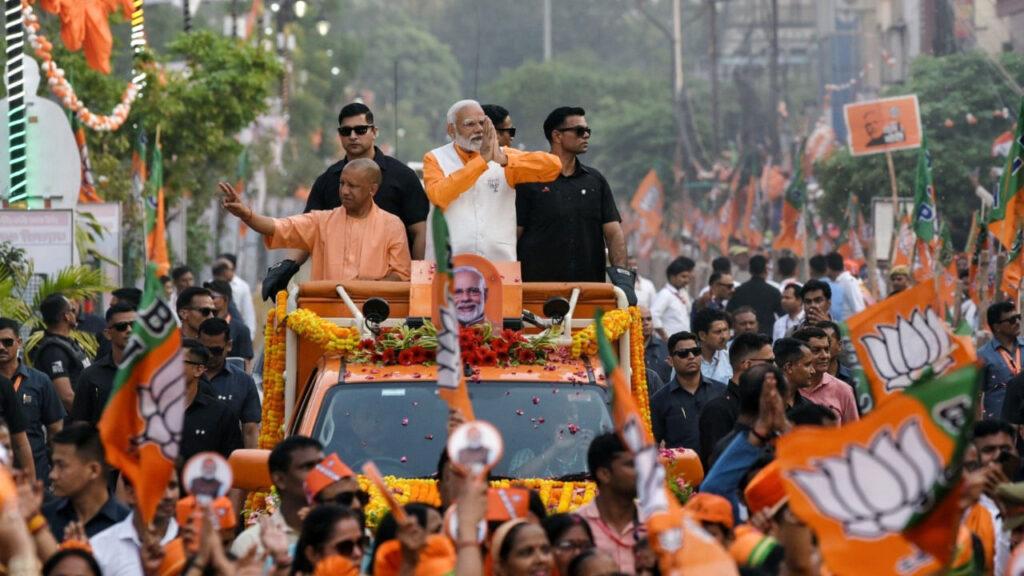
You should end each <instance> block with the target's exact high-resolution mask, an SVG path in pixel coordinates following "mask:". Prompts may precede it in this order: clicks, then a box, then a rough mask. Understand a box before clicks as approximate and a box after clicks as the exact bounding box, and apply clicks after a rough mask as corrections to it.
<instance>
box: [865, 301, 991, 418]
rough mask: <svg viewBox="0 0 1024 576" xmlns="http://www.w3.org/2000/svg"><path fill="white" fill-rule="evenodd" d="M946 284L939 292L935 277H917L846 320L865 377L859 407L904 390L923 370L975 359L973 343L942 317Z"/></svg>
mask: <svg viewBox="0 0 1024 576" xmlns="http://www.w3.org/2000/svg"><path fill="white" fill-rule="evenodd" d="M939 288H940V289H941V288H942V285H941V284H940V286H939ZM950 288H951V287H946V290H943V293H940V292H939V291H938V290H937V289H936V282H932V281H929V282H921V283H920V284H918V285H916V286H914V287H913V288H910V289H908V290H904V291H903V292H900V293H899V294H897V295H895V296H893V297H891V298H886V299H885V300H883V301H881V302H879V303H878V304H875V305H874V306H871V307H869V308H866V309H865V310H864V311H862V312H860V313H859V314H856V315H854V316H852V317H850V318H848V319H847V320H846V323H845V327H846V331H847V334H848V335H849V337H850V341H851V343H852V344H853V348H854V350H855V351H856V353H857V358H858V360H860V364H861V368H862V369H863V372H864V379H865V380H866V382H863V381H862V382H859V383H858V384H859V385H858V393H857V395H858V399H857V400H858V405H859V406H860V407H861V409H862V411H865V412H867V411H868V410H870V408H871V407H872V406H873V405H875V404H881V403H882V402H883V401H884V400H886V399H888V398H890V397H891V395H893V394H895V393H896V392H901V391H904V390H905V389H906V388H907V387H908V386H910V385H911V384H912V383H913V382H914V381H916V380H918V379H919V378H921V377H922V376H924V375H925V373H926V372H927V371H931V372H933V373H935V374H938V375H942V374H947V373H949V372H951V371H953V370H956V369H958V368H960V367H962V366H965V365H968V364H973V363H974V361H975V359H976V354H975V350H974V346H973V345H972V344H970V342H969V341H964V340H960V339H959V338H956V337H955V336H953V334H952V332H951V329H950V327H949V325H948V324H946V321H945V320H944V318H945V317H946V310H945V307H944V305H943V303H944V302H946V301H948V300H949V295H948V294H946V293H945V292H946V291H947V290H948V289H950ZM865 396H867V397H865Z"/></svg>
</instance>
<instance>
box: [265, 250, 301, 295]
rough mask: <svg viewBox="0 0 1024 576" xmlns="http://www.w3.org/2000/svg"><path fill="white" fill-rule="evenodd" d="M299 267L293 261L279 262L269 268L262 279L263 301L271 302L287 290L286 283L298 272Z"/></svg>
mask: <svg viewBox="0 0 1024 576" xmlns="http://www.w3.org/2000/svg"><path fill="white" fill-rule="evenodd" d="M299 268H300V266H299V265H298V264H296V263H295V260H281V261H280V262H278V263H277V264H274V265H273V266H271V267H270V268H267V275H266V276H265V277H264V278H263V292H262V295H263V299H264V300H273V299H274V298H275V297H276V296H277V293H278V292H280V291H281V290H287V289H288V281H289V280H291V279H292V276H295V273H296V272H298V271H299Z"/></svg>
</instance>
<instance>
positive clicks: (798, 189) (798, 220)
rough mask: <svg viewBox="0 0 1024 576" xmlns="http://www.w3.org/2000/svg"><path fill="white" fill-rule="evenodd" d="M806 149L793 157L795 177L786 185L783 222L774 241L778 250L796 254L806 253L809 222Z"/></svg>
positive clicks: (773, 245) (774, 246)
mask: <svg viewBox="0 0 1024 576" xmlns="http://www.w3.org/2000/svg"><path fill="white" fill-rule="evenodd" d="M803 157H804V150H803V148H801V149H800V153H799V154H797V155H796V157H795V158H794V159H793V169H794V173H793V177H792V178H791V179H790V181H789V185H788V186H787V187H786V192H785V198H784V201H783V204H782V222H781V229H780V230H779V235H778V236H776V238H775V241H774V242H773V243H772V248H774V249H775V250H776V251H780V252H781V251H782V250H789V251H790V252H792V253H793V254H795V255H796V256H800V257H802V256H803V255H804V242H805V240H806V238H807V224H806V223H805V221H804V202H806V200H807V182H806V181H804V170H803Z"/></svg>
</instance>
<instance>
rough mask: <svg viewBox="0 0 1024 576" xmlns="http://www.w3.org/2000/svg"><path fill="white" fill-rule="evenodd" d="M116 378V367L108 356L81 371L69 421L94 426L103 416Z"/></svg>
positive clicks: (111, 357) (110, 356)
mask: <svg viewBox="0 0 1024 576" xmlns="http://www.w3.org/2000/svg"><path fill="white" fill-rule="evenodd" d="M116 376H117V365H116V364H114V357H113V356H112V355H110V354H107V355H106V356H103V357H102V358H100V359H99V360H97V361H96V363H95V364H93V365H92V366H89V367H88V368H86V369H85V370H83V371H82V374H81V375H80V376H79V377H78V389H77V390H76V391H75V403H74V404H72V406H71V420H72V421H76V422H77V421H82V422H88V423H90V424H92V425H93V426H95V425H96V423H98V422H99V421H100V416H102V415H103V407H104V406H106V405H107V399H109V398H110V391H111V389H113V387H114V378H115V377H116Z"/></svg>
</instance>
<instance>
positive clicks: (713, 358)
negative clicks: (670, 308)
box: [693, 308, 732, 384]
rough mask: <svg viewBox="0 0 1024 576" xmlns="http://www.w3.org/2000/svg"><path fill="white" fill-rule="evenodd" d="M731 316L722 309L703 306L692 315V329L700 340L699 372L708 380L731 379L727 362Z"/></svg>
mask: <svg viewBox="0 0 1024 576" xmlns="http://www.w3.org/2000/svg"><path fill="white" fill-rule="evenodd" d="M731 329H732V321H731V317H730V316H729V314H728V313H726V312H725V311H724V310H718V309H715V308H705V309H703V310H701V311H699V312H697V314H696V315H695V316H694V318H693V331H694V332H695V333H696V334H697V338H698V339H699V340H700V355H701V360H700V373H701V375H702V376H704V378H706V379H708V380H714V381H715V382H719V383H722V384H725V383H727V382H729V380H730V379H732V364H730V363H729V350H728V348H727V346H728V343H729V332H730V330H731Z"/></svg>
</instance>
